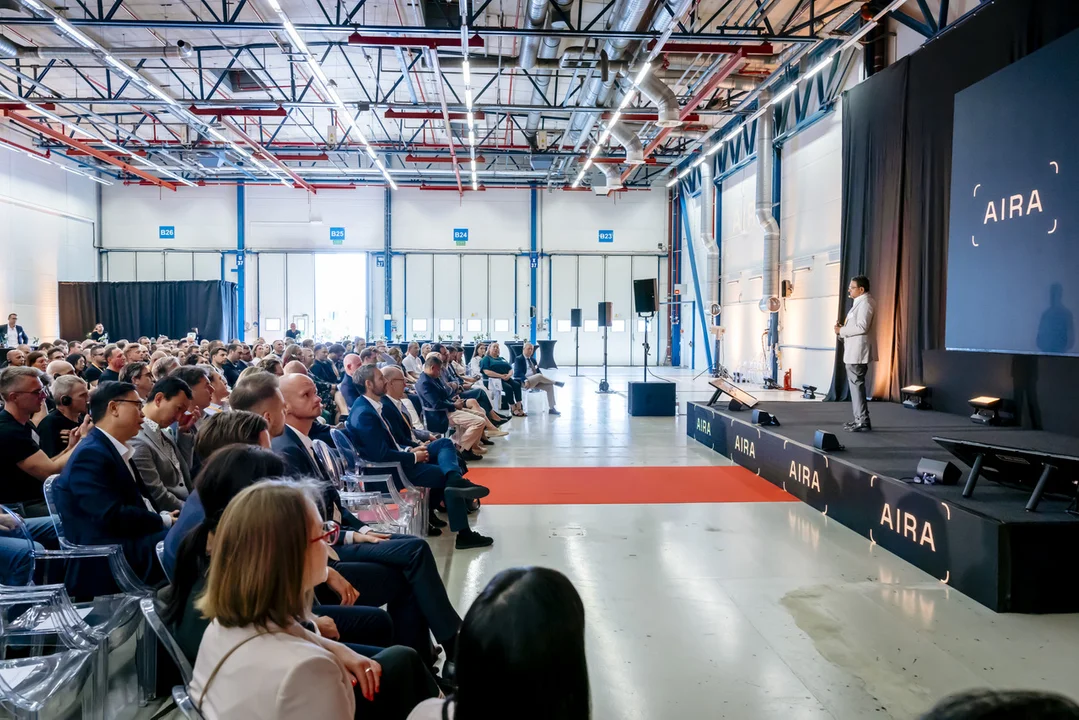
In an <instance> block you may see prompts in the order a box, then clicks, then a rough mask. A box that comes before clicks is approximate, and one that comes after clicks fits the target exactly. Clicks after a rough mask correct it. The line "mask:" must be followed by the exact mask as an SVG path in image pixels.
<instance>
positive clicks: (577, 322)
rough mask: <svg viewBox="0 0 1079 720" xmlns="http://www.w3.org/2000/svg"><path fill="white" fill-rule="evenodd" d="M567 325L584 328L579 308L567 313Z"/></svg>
mask: <svg viewBox="0 0 1079 720" xmlns="http://www.w3.org/2000/svg"><path fill="white" fill-rule="evenodd" d="M569 324H570V327H575V328H579V327H584V322H583V321H582V320H581V308H573V309H572V310H570V311H569Z"/></svg>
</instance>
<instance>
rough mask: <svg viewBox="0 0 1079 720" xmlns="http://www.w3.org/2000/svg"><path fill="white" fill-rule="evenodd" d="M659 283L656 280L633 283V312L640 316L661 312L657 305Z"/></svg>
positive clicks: (650, 279) (635, 281) (648, 279)
mask: <svg viewBox="0 0 1079 720" xmlns="http://www.w3.org/2000/svg"><path fill="white" fill-rule="evenodd" d="M657 288H658V282H657V280H656V279H655V278H647V279H645V280H634V281H633V312H635V313H637V314H638V315H647V314H648V313H657V312H659V305H657V304H656V295H657V294H658V293H657Z"/></svg>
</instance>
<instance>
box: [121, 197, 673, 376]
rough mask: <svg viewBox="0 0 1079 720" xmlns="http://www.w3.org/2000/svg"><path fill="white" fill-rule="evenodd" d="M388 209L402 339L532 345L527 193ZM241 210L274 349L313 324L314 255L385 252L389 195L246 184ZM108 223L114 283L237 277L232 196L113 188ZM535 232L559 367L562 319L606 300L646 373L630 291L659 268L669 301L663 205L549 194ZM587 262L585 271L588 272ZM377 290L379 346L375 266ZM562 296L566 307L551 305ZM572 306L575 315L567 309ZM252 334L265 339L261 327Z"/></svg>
mask: <svg viewBox="0 0 1079 720" xmlns="http://www.w3.org/2000/svg"><path fill="white" fill-rule="evenodd" d="M390 203H391V223H392V224H391V228H390V230H391V233H392V246H393V251H394V253H399V254H395V255H394V256H393V257H392V258H391V260H390V264H391V269H392V283H393V292H392V295H393V307H392V319H393V322H394V325H395V333H400V334H401V335H402V336H403V338H405V339H410V338H412V337H413V336H414V332H413V329H414V322H415V321H416V320H426V322H427V328H428V330H427V331H426V332H424V333H422V334H423V335H424V336H426V337H437V336H438V335H439V334H444V335H452V336H453V337H455V338H456V337H464V338H465V339H469V340H470V339H471V338H472V337H473V336H474V335H476V334H482V335H491V336H495V337H501V338H503V339H509V338H512V337H513V336H514V335H519V336H521V337H527V336H528V331H529V325H530V318H529V306H530V304H531V294H532V288H531V269H530V267H529V257H528V253H529V249H530V238H531V220H532V216H531V198H530V192H529V191H528V190H490V191H486V192H482V193H465V195H464V196H463V197H462V196H460V195H458V194H457V193H455V192H436V191H422V190H419V189H414V188H402V189H400V190H398V191H396V192H394V193H393V194H392V196H391V198H390ZM245 208H246V212H245V217H244V223H245V225H244V226H245V247H246V249H247V250H248V251H249V252H250V254H249V255H248V259H247V267H246V287H247V292H246V302H247V308H246V310H247V313H246V315H247V317H246V320H247V323H248V325H249V327H248V330H249V331H250V332H253V333H256V334H262V335H264V336H266V337H274V336H276V335H280V334H281V332H283V328H282V331H280V332H278V333H274V332H272V331H269V330H267V329H266V328H265V325H266V323H265V322H264V321H265V319H266V318H267V317H287V318H293V317H295V316H299V315H303V314H304V313H309V314H310V312H311V311H310V307H309V306H310V305H311V299H310V296H311V287H310V285H311V282H307V281H305V282H304V284H303V286H302V287H301V286H300V285H297V283H300V282H301V279H303V278H307V279H308V280H309V279H310V276H311V273H310V272H308V271H309V270H310V269H311V267H312V266H313V262H312V260H311V257H312V255H311V254H312V253H322V252H330V253H333V252H357V251H359V252H373V253H379V252H381V251H382V249H383V247H384V242H385V191H384V190H383V189H382V188H373V187H372V188H357V189H355V190H320V191H319V192H318V193H317V194H316V195H313V196H312V195H309V194H308V193H303V192H300V191H296V190H290V189H288V188H283V187H277V186H272V187H271V186H250V187H248V188H247V189H246V205H245ZM103 217H104V232H103V245H104V247H105V249H106V250H107V253H106V260H105V262H104V266H105V268H106V273H107V275H106V277H107V279H111V280H135V279H137V280H164V279H169V280H183V279H216V278H220V277H222V268H224V278H225V279H229V280H233V279H235V277H236V276H235V273H234V268H235V255H234V254H233V253H234V251H235V249H236V234H237V217H238V215H237V211H236V188H235V187H225V186H218V187H200V188H181V189H180V190H178V191H177V192H175V193H172V192H169V191H159V190H158V189H157V188H147V187H143V186H129V187H115V188H106V192H105V193H104V199H103ZM312 220H314V221H315V222H312ZM536 223H537V235H538V249H539V252H540V253H543V254H545V255H546V254H554V255H555V256H556V257H554V258H553V259H552V258H548V257H543V258H542V259H541V261H540V263H539V266H538V267H537V269H536V274H537V282H536V294H537V298H536V306H537V317H536V325H537V337H538V338H547V337H548V335H549V334H550V336H551V337H552V338H554V339H556V340H560V341H562V342H561V344H560V345H559V348H560V350H559V357H560V358H561V359H562V360H563V362H565V361H566V360H568V359H569V358H570V357H572V355H570V354H568V353H570V350H569V349H568V348H567V349H564V348H566V346H567V345H569V346H570V348H571V347H572V338H573V335H572V333H568V332H561V331H559V330H558V321H559V320H568V318H569V314H568V310H569V308H571V307H581V308H582V309H584V311H585V312H584V315H585V317H586V318H593V319H594V317H595V314H596V302H598V301H599V300H601V299H604V298H605V297H606V299H608V300H611V301H612V302H614V303H615V308H614V316H615V320H616V321H619V320H620V321H622V324H621V327H622V328H623V329H622V330H621V331H619V332H617V333H616V332H614V331H612V333H611V335H610V339H609V343H608V345H609V347H608V351H609V355H610V358H609V359H610V362H611V363H612V364H629V363H630V362H631V361H632V362H636V363H639V362H640V360H641V351H640V347H639V346H640V344H641V343H642V342H643V340H644V337H643V334H642V333H640V332H639V331H638V330H637V327H636V323H635V322H634V318H635V316H634V314H633V308H632V280H633V279H634V278H645V277H655V276H656V274H657V269H656V268H657V266H658V268H659V269H658V273H659V279H660V282H661V288H660V294H661V297H662V296H663V294H664V293H665V292H666V259H665V257H664V258H662V259H661V260H660V262H659V263H657V258H659V256H660V255H662V254H664V253H665V252H666V247H667V243H668V238H667V197H666V193H665V192H664V191H662V190H661V191H655V192H629V193H620V194H616V195H614V196H612V197H596V196H594V195H592V194H590V193H580V192H562V191H558V192H547V191H540V192H539V193H538V194H537V213H536ZM161 225H166V226H173V227H175V238H174V239H172V240H159V227H160V226H161ZM331 227H335V228H336V227H342V228H344V229H345V241H344V243H343V244H342V245H340V246H335V245H333V243H332V242H331V240H330V228H331ZM457 228H467V229H468V241H467V243H466V244H465V245H464V246H458V245H457V244H456V243H455V241H454V235H453V231H454V229H457ZM600 230H610V231H613V232H614V242H611V243H606V242H604V243H601V242H599V231H600ZM286 251H287V252H286ZM578 255H580V256H582V257H580V258H578ZM605 255H606V256H609V257H608V258H607V259H605V258H604V256H605ZM581 263H584V265H585V266H586V267H585V268H584V269H583V270H582V271H579V266H580V265H581ZM590 263H591V264H595V265H596V267H595V268H592V266H591V265H590ZM552 272H553V275H552V274H551V273H552ZM282 277H284V278H287V279H288V285H289V286H288V287H287V288H283V289H282V292H280V293H277V292H276V291H275V288H274V287H262V288H260V287H259V281H260V278H261V279H262V282H263V283H271V285H280V284H282V283H281V280H280V279H281V278H282ZM271 278H272V280H271ZM367 279H368V283H367V287H368V288H369V289H368V290H366V291H365V292H366V293H367V297H368V306H369V308H370V313H369V323H370V327H371V330H370V334H371V335H374V336H380V335H382V334H383V328H384V321H383V317H384V313H385V299H384V298H385V271H384V270H383V269H381V268H378V267H377V265H376V262H375V260H374V259H373V258H372V259H371V260H370V261H369V262H368V277H367ZM358 285H359V283H358ZM406 286H407V294H406ZM582 288H583V292H582ZM552 295H553V296H554V297H555V298H557V299H558V300H559V301H556V302H555V303H554V305H552V303H551V296H552ZM592 295H595V297H594V298H593V297H592ZM585 296H587V297H585ZM566 298H572V299H573V303H570V304H565V303H560V301H561V300H564V299H566ZM586 300H587V302H586ZM563 305H564V307H563ZM662 315H663V313H661V316H662ZM548 317H550V319H551V323H550V326H551V327H550V333H548V327H547V322H548ZM449 319H452V320H453V321H454V330H453V331H452V332H440V330H439V326H440V323H439V321H440V320H449ZM469 319H472V320H473V321H475V320H479V321H480V324H481V329H480V330H479V331H478V332H476V331H472V330H469V329H467V323H468V320H469ZM253 322H259V323H260V327H261V328H262V329H261V330H260V329H258V328H254V327H251V326H250V324H251V323H253ZM496 322H499V326H501V323H508V328H509V329H508V330H505V331H499V330H496ZM665 333H666V324H665V322H664V323H661V324H659V326H658V327H657V324H653V325H652V326H651V328H650V333H649V334H650V336H651V340H650V342H651V344H652V346H653V350H652V353H653V354H652V358H653V359H654V358H655V353H656V350H655V346H656V345H658V344H660V343H657V342H656V340H657V338H660V337H665ZM581 346H582V352H581V363H582V364H598V363H600V362H601V360H602V355H603V353H602V333H589V334H588V335H587V336H586V335H585V334H584V333H582V342H581ZM665 349H666V348H665V347H664V348H662V350H661V351H665Z"/></svg>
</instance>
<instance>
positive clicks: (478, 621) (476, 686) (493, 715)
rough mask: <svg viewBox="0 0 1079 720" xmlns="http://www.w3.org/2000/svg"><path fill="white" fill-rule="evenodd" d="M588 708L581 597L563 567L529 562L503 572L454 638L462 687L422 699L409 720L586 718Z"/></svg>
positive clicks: (486, 591) (480, 598) (582, 719)
mask: <svg viewBox="0 0 1079 720" xmlns="http://www.w3.org/2000/svg"><path fill="white" fill-rule="evenodd" d="M537 689H542V690H541V691H540V692H537ZM591 712H592V703H591V697H590V695H589V689H588V665H587V662H586V660H585V653H584V605H583V604H582V603H581V597H580V595H578V594H577V591H576V590H575V589H574V587H573V583H571V582H570V581H569V579H568V578H567V577H566V576H565V575H563V574H562V573H560V572H558V571H556V570H550V569H548V568H539V567H530V568H512V569H510V570H504V571H502V572H500V573H499V574H498V575H496V576H495V577H494V579H493V580H491V582H490V583H489V584H488V585H487V587H486V588H484V590H483V592H482V593H480V596H479V597H478V598H476V601H475V602H474V603H472V607H471V608H469V610H468V614H467V615H465V620H464V625H463V626H462V627H461V635H460V638H459V639H458V641H457V693H456V694H455V695H453V696H452V697H450V698H447V699H444V700H443V699H432V700H428V701H426V702H423V703H420V705H419V706H418V707H417V708H416V709H415V710H413V711H412V714H411V715H409V716H408V720H505V718H513V720H588V718H589V717H590V716H591Z"/></svg>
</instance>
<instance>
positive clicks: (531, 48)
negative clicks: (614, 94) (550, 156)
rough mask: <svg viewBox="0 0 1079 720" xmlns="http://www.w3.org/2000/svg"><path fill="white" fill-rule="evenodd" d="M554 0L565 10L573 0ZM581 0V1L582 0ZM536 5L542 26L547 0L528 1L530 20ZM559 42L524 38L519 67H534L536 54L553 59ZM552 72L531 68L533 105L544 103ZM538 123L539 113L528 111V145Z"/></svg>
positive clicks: (546, 68) (543, 68)
mask: <svg viewBox="0 0 1079 720" xmlns="http://www.w3.org/2000/svg"><path fill="white" fill-rule="evenodd" d="M554 1H555V4H556V5H558V7H560V8H562V10H564V11H567V12H568V11H569V8H570V6H571V5H573V0H554ZM582 2H583V0H582ZM537 5H539V6H540V7H541V8H542V10H543V16H544V17H543V18H540V21H539V27H543V25H544V24H545V23H544V20H545V18H546V15H547V1H546V0H531V2H529V20H530V21H531V19H532V17H533V16H532V14H531V13H532V11H533V10H534V9H536V6H537ZM551 24H552V25H563V24H564V23H563V22H562V21H561V20H559V21H557V22H556V23H551ZM530 40H532V41H535V42H534V43H532V45H529V41H530ZM561 42H562V38H559V37H550V36H547V37H544V38H543V42H542V44H541V43H540V41H539V38H536V37H528V38H525V43H524V45H522V47H521V56H520V62H519V64H520V66H521V68H522V69H524V70H528V69H530V68H535V65H536V60H537V55H538V56H539V57H540V58H543V59H544V60H553V59H555V58H557V57H558V46H559V44H561ZM537 45H539V47H538V49H537V47H536V46H537ZM545 64H546V63H545ZM553 73H554V69H553V68H551V67H549V66H547V67H539V68H535V69H534V70H533V77H532V79H533V80H534V81H535V83H536V84H535V85H534V86H533V87H532V104H533V105H544V104H545V101H544V97H545V96H546V94H547V88H548V86H550V84H551V75H552V74H553ZM539 124H540V113H539V112H530V113H528V118H527V120H526V121H525V137H526V138H527V139H528V143H529V145H532V146H535V144H536V130H538V129H539Z"/></svg>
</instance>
